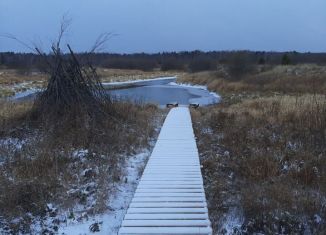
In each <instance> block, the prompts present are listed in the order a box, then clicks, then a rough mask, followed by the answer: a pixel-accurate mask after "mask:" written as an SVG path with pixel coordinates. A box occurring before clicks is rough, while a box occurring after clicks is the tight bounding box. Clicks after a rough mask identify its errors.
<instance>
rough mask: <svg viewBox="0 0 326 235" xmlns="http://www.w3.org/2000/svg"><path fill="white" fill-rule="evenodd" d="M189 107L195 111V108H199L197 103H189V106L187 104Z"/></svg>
mask: <svg viewBox="0 0 326 235" xmlns="http://www.w3.org/2000/svg"><path fill="white" fill-rule="evenodd" d="M189 106H190V107H191V108H194V109H196V108H198V107H199V103H191V104H189Z"/></svg>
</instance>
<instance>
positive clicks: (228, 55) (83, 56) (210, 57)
mask: <svg viewBox="0 0 326 235" xmlns="http://www.w3.org/2000/svg"><path fill="white" fill-rule="evenodd" d="M47 56H48V57H51V55H47ZM77 56H78V57H79V58H80V61H81V63H88V62H90V63H92V64H93V65H94V66H99V67H104V68H114V69H138V70H143V71H151V70H153V69H161V70H163V71H167V70H182V71H189V72H198V71H203V70H215V69H216V67H217V65H219V64H222V65H223V64H224V65H231V64H234V63H235V61H236V63H237V64H246V65H249V64H250V65H258V64H268V65H279V64H283V65H287V64H302V63H315V64H326V53H299V52H295V51H294V52H253V51H213V52H202V51H191V52H168V53H155V54H145V53H136V54H112V53H92V54H89V53H78V54H77ZM43 59H44V58H43ZM43 59H42V56H40V55H36V54H33V53H13V52H3V53H0V66H5V67H7V68H14V69H19V70H21V71H25V72H28V71H32V70H42V68H43V66H44V65H43Z"/></svg>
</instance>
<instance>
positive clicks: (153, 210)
mask: <svg viewBox="0 0 326 235" xmlns="http://www.w3.org/2000/svg"><path fill="white" fill-rule="evenodd" d="M127 213H130V214H136V213H137V214H139V213H140V214H156V213H159V214H160V213H169V214H171V213H184V214H189V213H192V214H196V213H199V214H200V213H207V208H205V207H199V208H175V207H173V208H131V207H130V208H129V209H128V211H127Z"/></svg>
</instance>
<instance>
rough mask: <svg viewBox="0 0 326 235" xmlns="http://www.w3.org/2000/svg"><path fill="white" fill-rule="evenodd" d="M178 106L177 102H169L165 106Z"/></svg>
mask: <svg viewBox="0 0 326 235" xmlns="http://www.w3.org/2000/svg"><path fill="white" fill-rule="evenodd" d="M178 106H179V104H178V102H171V103H167V104H166V107H167V108H173V107H178Z"/></svg>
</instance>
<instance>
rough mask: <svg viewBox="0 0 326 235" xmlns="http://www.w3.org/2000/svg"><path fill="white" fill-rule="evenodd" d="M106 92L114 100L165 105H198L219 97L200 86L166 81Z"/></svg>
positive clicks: (215, 100) (216, 99)
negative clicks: (164, 82) (165, 82)
mask: <svg viewBox="0 0 326 235" xmlns="http://www.w3.org/2000/svg"><path fill="white" fill-rule="evenodd" d="M108 93H109V94H110V95H111V96H112V97H113V99H116V100H128V101H132V102H143V103H153V104H157V105H159V106H165V105H166V104H168V103H178V104H179V105H189V104H199V105H200V106H203V105H209V104H215V103H218V102H219V101H220V97H219V96H218V95H217V94H216V93H213V92H209V91H208V90H207V89H206V88H205V87H202V86H190V85H182V84H177V83H175V82H171V81H167V84H162V81H160V84H158V85H156V84H153V82H151V84H150V85H144V84H143V85H142V86H136V87H129V88H121V89H114V90H109V91H108Z"/></svg>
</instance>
